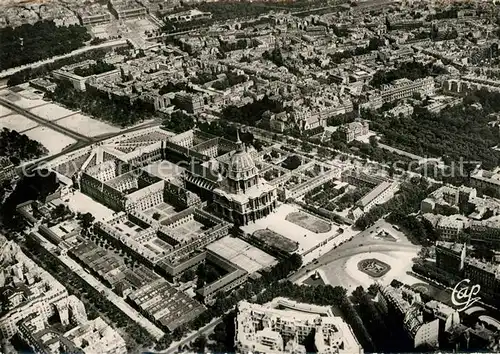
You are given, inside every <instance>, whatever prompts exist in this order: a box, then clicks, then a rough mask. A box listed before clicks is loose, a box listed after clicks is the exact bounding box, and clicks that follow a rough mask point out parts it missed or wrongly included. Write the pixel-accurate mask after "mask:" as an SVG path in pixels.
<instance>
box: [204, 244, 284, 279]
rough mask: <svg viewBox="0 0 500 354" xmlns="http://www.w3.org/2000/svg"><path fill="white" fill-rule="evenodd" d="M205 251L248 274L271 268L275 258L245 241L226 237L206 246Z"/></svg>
mask: <svg viewBox="0 0 500 354" xmlns="http://www.w3.org/2000/svg"><path fill="white" fill-rule="evenodd" d="M207 249H208V250H210V251H212V252H214V253H216V254H217V255H219V256H221V257H223V258H225V259H227V260H229V261H231V262H232V263H234V264H236V265H237V266H239V267H240V268H242V269H244V270H246V271H247V272H248V273H249V274H252V273H255V272H257V271H259V270H261V269H265V268H268V267H271V266H273V265H275V264H276V263H277V260H276V258H274V257H273V256H271V255H269V254H267V253H265V252H264V251H261V250H260V249H258V248H257V247H254V246H252V245H251V244H249V243H248V242H246V241H243V240H242V239H239V238H234V237H231V236H226V237H223V238H221V239H220V240H217V241H215V242H213V243H211V244H210V245H208V246H207Z"/></svg>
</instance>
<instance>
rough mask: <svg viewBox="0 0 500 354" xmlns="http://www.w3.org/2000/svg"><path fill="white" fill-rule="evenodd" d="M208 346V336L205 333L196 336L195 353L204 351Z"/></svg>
mask: <svg viewBox="0 0 500 354" xmlns="http://www.w3.org/2000/svg"><path fill="white" fill-rule="evenodd" d="M206 346H207V338H206V337H205V335H204V334H202V335H201V336H199V337H198V338H196V339H195V340H194V342H193V345H192V347H193V350H194V351H195V353H204V352H205V347H206Z"/></svg>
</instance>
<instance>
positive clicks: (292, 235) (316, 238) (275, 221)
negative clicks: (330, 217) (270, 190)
mask: <svg viewBox="0 0 500 354" xmlns="http://www.w3.org/2000/svg"><path fill="white" fill-rule="evenodd" d="M242 229H243V231H245V232H246V233H248V234H252V235H253V234H254V233H255V232H257V231H258V232H257V234H259V233H262V232H263V230H264V231H265V230H271V231H273V232H275V233H277V234H279V235H281V236H283V237H286V238H287V239H289V240H290V241H291V242H293V243H295V244H298V249H297V252H298V253H299V254H304V253H306V252H307V251H308V250H310V249H311V248H313V247H315V246H317V245H319V244H321V243H323V242H326V241H327V240H329V239H331V238H332V237H336V236H337V234H338V227H337V226H336V225H335V224H333V223H329V222H328V221H325V220H323V219H320V218H318V217H316V216H313V215H311V214H309V213H306V212H304V211H301V210H300V209H299V208H298V207H297V206H295V205H291V204H282V205H280V206H279V207H278V208H277V209H276V210H275V211H274V212H272V213H271V214H269V215H268V216H266V217H265V218H262V219H259V220H257V221H256V222H253V223H250V224H248V225H245V226H243V227H242Z"/></svg>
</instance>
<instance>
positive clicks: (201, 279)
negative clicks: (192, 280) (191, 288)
mask: <svg viewBox="0 0 500 354" xmlns="http://www.w3.org/2000/svg"><path fill="white" fill-rule="evenodd" d="M196 276H197V277H198V279H197V281H196V288H197V289H201V288H203V287H204V286H205V279H206V277H207V270H206V267H205V264H203V263H201V264H200V265H198V268H197V269H196Z"/></svg>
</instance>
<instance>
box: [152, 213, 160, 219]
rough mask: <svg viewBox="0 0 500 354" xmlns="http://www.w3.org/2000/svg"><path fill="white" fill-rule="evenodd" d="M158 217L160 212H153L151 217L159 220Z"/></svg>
mask: <svg viewBox="0 0 500 354" xmlns="http://www.w3.org/2000/svg"><path fill="white" fill-rule="evenodd" d="M160 217H161V214H160V213H158V212H155V213H154V214H153V219H155V220H160Z"/></svg>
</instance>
